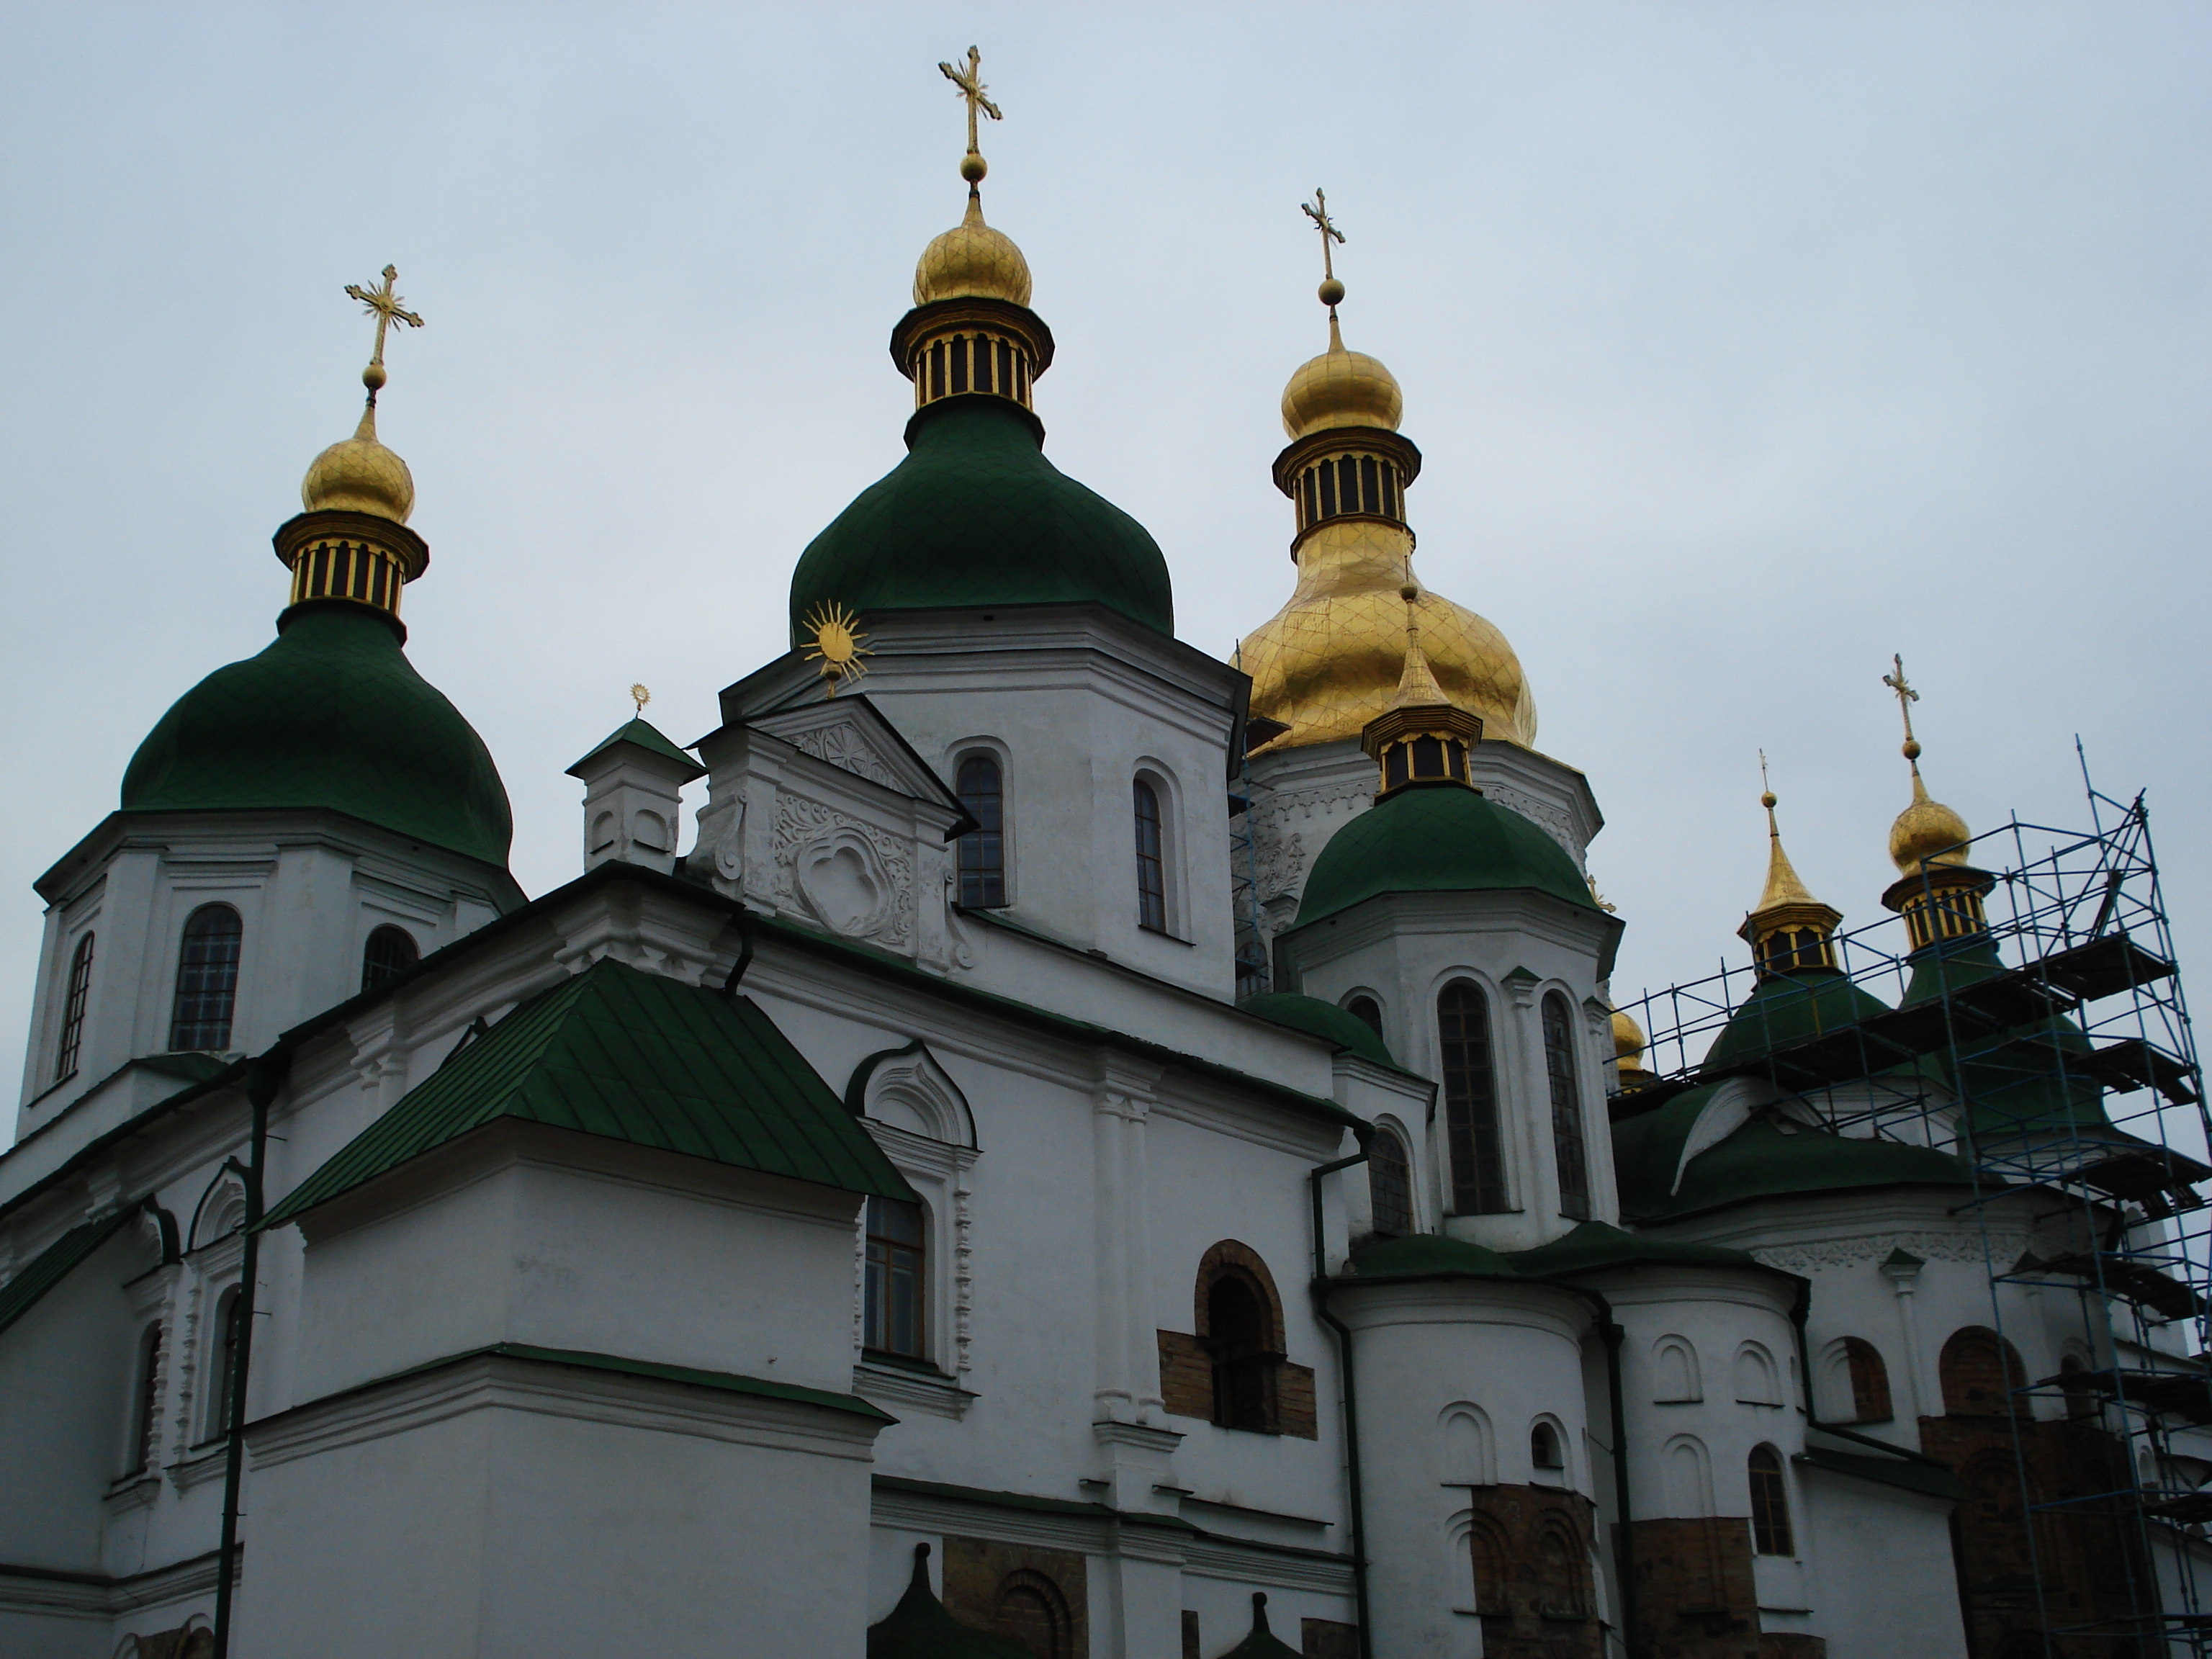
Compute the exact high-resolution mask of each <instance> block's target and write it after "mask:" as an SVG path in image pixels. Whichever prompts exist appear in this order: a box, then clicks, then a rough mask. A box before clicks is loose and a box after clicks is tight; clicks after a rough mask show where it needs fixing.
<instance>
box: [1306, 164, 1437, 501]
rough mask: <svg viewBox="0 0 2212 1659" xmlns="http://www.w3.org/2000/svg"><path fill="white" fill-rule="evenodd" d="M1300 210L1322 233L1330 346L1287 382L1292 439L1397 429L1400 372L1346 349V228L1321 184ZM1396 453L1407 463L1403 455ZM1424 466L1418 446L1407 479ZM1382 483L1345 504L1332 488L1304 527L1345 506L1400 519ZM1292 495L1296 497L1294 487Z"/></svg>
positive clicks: (1388, 485)
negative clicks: (1370, 494) (1371, 494)
mask: <svg viewBox="0 0 2212 1659" xmlns="http://www.w3.org/2000/svg"><path fill="white" fill-rule="evenodd" d="M1299 210H1300V211H1301V212H1303V213H1304V215H1305V216H1306V217H1307V218H1309V219H1310V220H1312V221H1313V223H1314V228H1315V229H1316V230H1317V231H1319V232H1320V233H1321V264H1322V281H1321V287H1320V289H1318V290H1317V292H1318V293H1319V295H1320V298H1321V302H1322V304H1323V305H1325V306H1327V307H1328V350H1327V351H1324V352H1323V353H1322V355H1321V356H1318V357H1316V358H1313V359H1311V360H1310V362H1307V363H1305V364H1304V366H1303V367H1301V368H1299V370H1298V372H1297V374H1293V375H1291V381H1290V384H1289V385H1288V386H1285V387H1284V388H1283V430H1284V431H1285V432H1286V433H1288V434H1289V435H1291V439H1292V440H1293V441H1295V440H1297V439H1302V438H1310V437H1311V436H1313V435H1315V434H1316V433H1319V432H1327V431H1331V430H1334V429H1335V428H1374V429H1376V430H1378V431H1381V432H1389V433H1393V434H1395V432H1396V431H1397V430H1398V421H1399V418H1400V416H1402V415H1403V414H1404V412H1405V396H1404V394H1403V393H1402V392H1400V391H1399V389H1398V380H1397V377H1396V376H1395V375H1394V374H1391V373H1390V371H1389V369H1387V368H1383V365H1382V364H1381V363H1380V362H1377V361H1376V359H1374V358H1372V357H1370V356H1367V354H1366V353H1364V352H1361V351H1347V350H1346V349H1345V345H1344V330H1343V328H1342V326H1341V325H1340V324H1339V322H1338V320H1337V315H1336V307H1337V303H1338V301H1341V300H1342V299H1343V298H1344V284H1343V283H1341V282H1340V281H1338V280H1337V275H1336V257H1335V253H1334V247H1335V246H1340V245H1341V244H1342V243H1343V241H1344V232H1343V231H1342V230H1340V229H1339V228H1338V227H1337V223H1336V221H1335V220H1334V218H1332V217H1331V216H1330V215H1329V211H1328V196H1327V195H1325V194H1324V193H1323V192H1322V191H1320V190H1318V189H1316V191H1314V198H1313V200H1312V201H1310V202H1302V203H1300V204H1299ZM1399 442H1400V443H1401V444H1405V447H1407V449H1412V448H1413V446H1412V445H1411V444H1406V443H1405V440H1403V439H1400V440H1399ZM1293 447H1296V446H1295V442H1294V445H1293ZM1286 453H1287V452H1286ZM1391 459H1397V460H1401V464H1402V458H1398V457H1392V458H1391ZM1419 468H1420V455H1419V452H1418V451H1415V452H1414V453H1413V457H1412V465H1410V466H1407V467H1405V468H1404V471H1405V481H1406V482H1407V483H1412V482H1413V473H1414V472H1416V471H1419ZM1281 470H1282V463H1281V462H1280V461H1278V462H1277V463H1276V473H1277V476H1276V482H1277V483H1282V477H1281ZM1377 483H1378V484H1380V485H1381V486H1382V488H1381V489H1379V490H1378V491H1377V492H1376V493H1377V497H1378V498H1377V499H1376V501H1371V502H1370V501H1367V500H1365V499H1364V492H1362V491H1360V490H1358V489H1354V490H1353V491H1352V493H1351V496H1350V499H1349V501H1347V502H1346V504H1345V505H1343V506H1342V507H1338V506H1337V505H1335V504H1334V497H1335V496H1336V494H1337V492H1336V491H1335V490H1334V488H1332V489H1331V491H1330V495H1331V496H1332V505H1331V507H1330V509H1329V511H1328V513H1302V514H1301V516H1300V519H1299V526H1300V528H1301V529H1303V528H1304V527H1305V526H1306V525H1307V524H1308V522H1309V520H1311V519H1317V518H1322V517H1331V516H1334V514H1335V513H1337V512H1338V511H1340V510H1341V511H1343V512H1346V513H1354V512H1360V513H1374V514H1376V515H1378V516H1381V517H1384V518H1389V519H1392V520H1396V519H1399V518H1400V517H1401V514H1400V513H1399V509H1398V501H1397V494H1398V492H1397V487H1396V483H1395V480H1392V479H1390V478H1389V475H1387V474H1385V475H1384V477H1382V478H1378V480H1377ZM1292 499H1293V500H1296V499H1297V496H1296V494H1295V492H1292ZM1301 505H1302V506H1303V505H1304V503H1301ZM1317 505H1318V503H1316V506H1317Z"/></svg>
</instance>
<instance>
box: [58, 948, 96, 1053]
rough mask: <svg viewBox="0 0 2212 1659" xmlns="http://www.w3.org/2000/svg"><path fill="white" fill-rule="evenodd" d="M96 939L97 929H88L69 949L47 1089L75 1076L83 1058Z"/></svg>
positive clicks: (90, 999)
mask: <svg viewBox="0 0 2212 1659" xmlns="http://www.w3.org/2000/svg"><path fill="white" fill-rule="evenodd" d="M97 937H98V932H97V930H96V929H94V928H91V927H88V928H86V929H85V930H84V931H83V932H82V933H79V934H78V935H77V936H76V944H75V945H71V946H70V956H69V973H68V976H67V977H66V978H65V979H64V981H63V982H62V1023H61V1029H60V1031H59V1032H58V1035H57V1036H56V1039H55V1043H54V1066H53V1075H52V1078H51V1079H49V1086H52V1085H58V1084H63V1083H66V1082H68V1081H69V1080H70V1079H71V1078H73V1077H75V1076H76V1073H77V1062H78V1060H81V1059H82V1057H83V1054H84V1024H85V1016H86V1014H87V1012H88V1011H89V1010H90V1008H91V1006H92V968H93V963H94V961H95V960H96V959H97V952H96V951H95V950H94V945H93V941H94V939H96V938H97Z"/></svg>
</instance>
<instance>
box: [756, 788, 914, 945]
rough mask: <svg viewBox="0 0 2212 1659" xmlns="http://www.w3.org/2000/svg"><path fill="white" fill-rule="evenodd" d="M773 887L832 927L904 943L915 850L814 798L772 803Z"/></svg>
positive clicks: (909, 927)
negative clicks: (773, 812)
mask: <svg viewBox="0 0 2212 1659" xmlns="http://www.w3.org/2000/svg"><path fill="white" fill-rule="evenodd" d="M775 864H776V892H777V895H778V896H779V898H781V899H782V900H784V901H787V902H795V903H796V904H798V905H799V906H801V907H803V908H805V909H806V910H807V911H808V912H810V913H811V915H814V916H816V917H817V918H818V919H819V920H820V921H822V923H823V926H825V927H829V929H830V930H831V931H832V932H833V933H842V934H844V935H845V936H846V937H848V938H850V939H875V940H876V941H878V943H879V944H883V945H889V946H891V947H892V948H894V949H904V948H906V946H907V945H908V944H909V942H910V941H911V939H912V938H913V934H914V916H913V906H912V904H911V902H910V900H911V896H912V894H913V890H914V858H913V854H912V850H911V849H910V848H908V847H906V846H904V845H902V843H901V842H897V841H896V840H894V839H893V838H892V837H890V836H887V835H885V834H884V832H883V831H882V830H880V829H875V828H874V827H872V825H869V824H865V823H860V822H859V821H858V820H857V819H854V818H851V817H847V816H846V815H845V814H844V813H842V812H840V811H836V809H834V808H832V807H828V806H824V805H821V804H820V803H819V802H817V801H811V800H800V799H797V798H796V797H794V796H791V795H783V796H781V797H779V798H778V799H777V801H776V804H775Z"/></svg>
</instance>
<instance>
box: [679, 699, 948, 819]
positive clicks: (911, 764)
mask: <svg viewBox="0 0 2212 1659" xmlns="http://www.w3.org/2000/svg"><path fill="white" fill-rule="evenodd" d="M744 724H745V725H746V726H750V728H751V729H752V730H754V731H756V732H763V733H765V734H766V735H768V736H769V737H771V738H775V739H776V740H777V741H778V742H780V743H787V744H790V745H791V746H792V747H793V748H794V749H796V750H799V751H800V752H801V753H802V754H807V755H811V756H813V757H814V758H815V759H817V760H818V761H821V762H823V763H824V764H825V765H829V766H834V767H836V768H837V769H839V770H840V771H844V772H850V773H851V774H852V775H854V777H856V778H866V780H867V781H869V782H870V783H873V784H879V785H881V786H882V787H884V788H886V789H890V790H892V791H895V792H896V793H899V794H902V795H904V796H906V797H908V799H914V800H926V801H928V802H929V803H931V804H932V805H935V806H938V807H941V808H943V809H944V810H945V811H948V812H951V814H952V815H953V816H954V817H955V819H956V820H957V823H956V824H955V825H954V827H953V828H952V829H949V830H947V831H946V832H945V839H946V840H947V841H951V839H953V838H954V837H955V836H960V835H964V834H965V833H966V832H967V831H969V829H974V828H975V820H974V819H973V818H971V817H969V816H968V809H967V808H966V807H964V806H963V805H961V804H960V797H959V796H957V795H956V794H954V793H952V791H951V789H949V788H947V787H945V780H944V779H942V778H940V777H939V776H938V775H937V773H936V771H935V770H934V769H933V768H932V767H931V766H930V764H929V763H928V762H927V761H926V760H924V759H922V757H921V756H920V755H919V754H917V753H916V752H915V747H914V745H913V744H910V743H908V741H907V740H906V735H905V734H904V733H903V732H901V731H900V730H899V729H898V727H897V726H894V725H893V724H892V723H891V721H890V718H889V717H888V716H886V715H885V714H884V711H883V710H882V709H880V708H877V707H876V705H875V704H874V703H872V702H870V701H869V700H868V698H867V697H866V696H865V695H864V694H861V693H859V692H849V691H848V692H847V693H846V694H845V695H844V696H842V697H824V698H822V699H820V700H819V701H817V702H803V703H799V704H798V705H797V706H796V707H793V708H778V709H775V710H772V711H770V712H768V713H765V714H756V715H753V716H752V717H751V718H750V719H749V720H746V721H745V722H744ZM700 741H702V743H703V742H704V741H705V739H704V738H702V739H700Z"/></svg>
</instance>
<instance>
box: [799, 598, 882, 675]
mask: <svg viewBox="0 0 2212 1659" xmlns="http://www.w3.org/2000/svg"><path fill="white" fill-rule="evenodd" d="M855 620H857V619H856V618H855V617H854V615H853V613H852V612H851V611H848V610H847V609H846V608H845V607H844V606H843V605H840V604H838V603H837V602H836V600H834V599H832V600H829V601H828V602H827V603H825V604H823V605H816V606H815V607H814V610H813V611H812V613H811V614H810V615H809V616H808V617H806V619H805V623H804V624H803V626H805V628H806V629H807V630H808V631H809V632H810V633H811V634H812V635H813V636H814V638H813V640H812V641H811V643H810V644H809V645H808V646H807V647H806V659H807V661H809V662H817V663H819V664H821V665H822V669H821V672H822V678H823V679H825V680H827V681H829V696H833V697H834V696H836V695H837V688H838V687H839V686H840V685H843V684H848V683H849V682H851V681H854V680H857V679H859V678H860V676H861V675H863V674H865V673H866V672H867V671H868V665H867V664H866V663H865V662H863V661H861V660H860V659H862V658H863V657H866V656H868V655H869V654H871V653H870V652H869V650H868V645H867V639H868V636H867V635H865V634H862V633H859V632H856V631H855V630H854V627H853V623H854V621H855Z"/></svg>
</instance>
